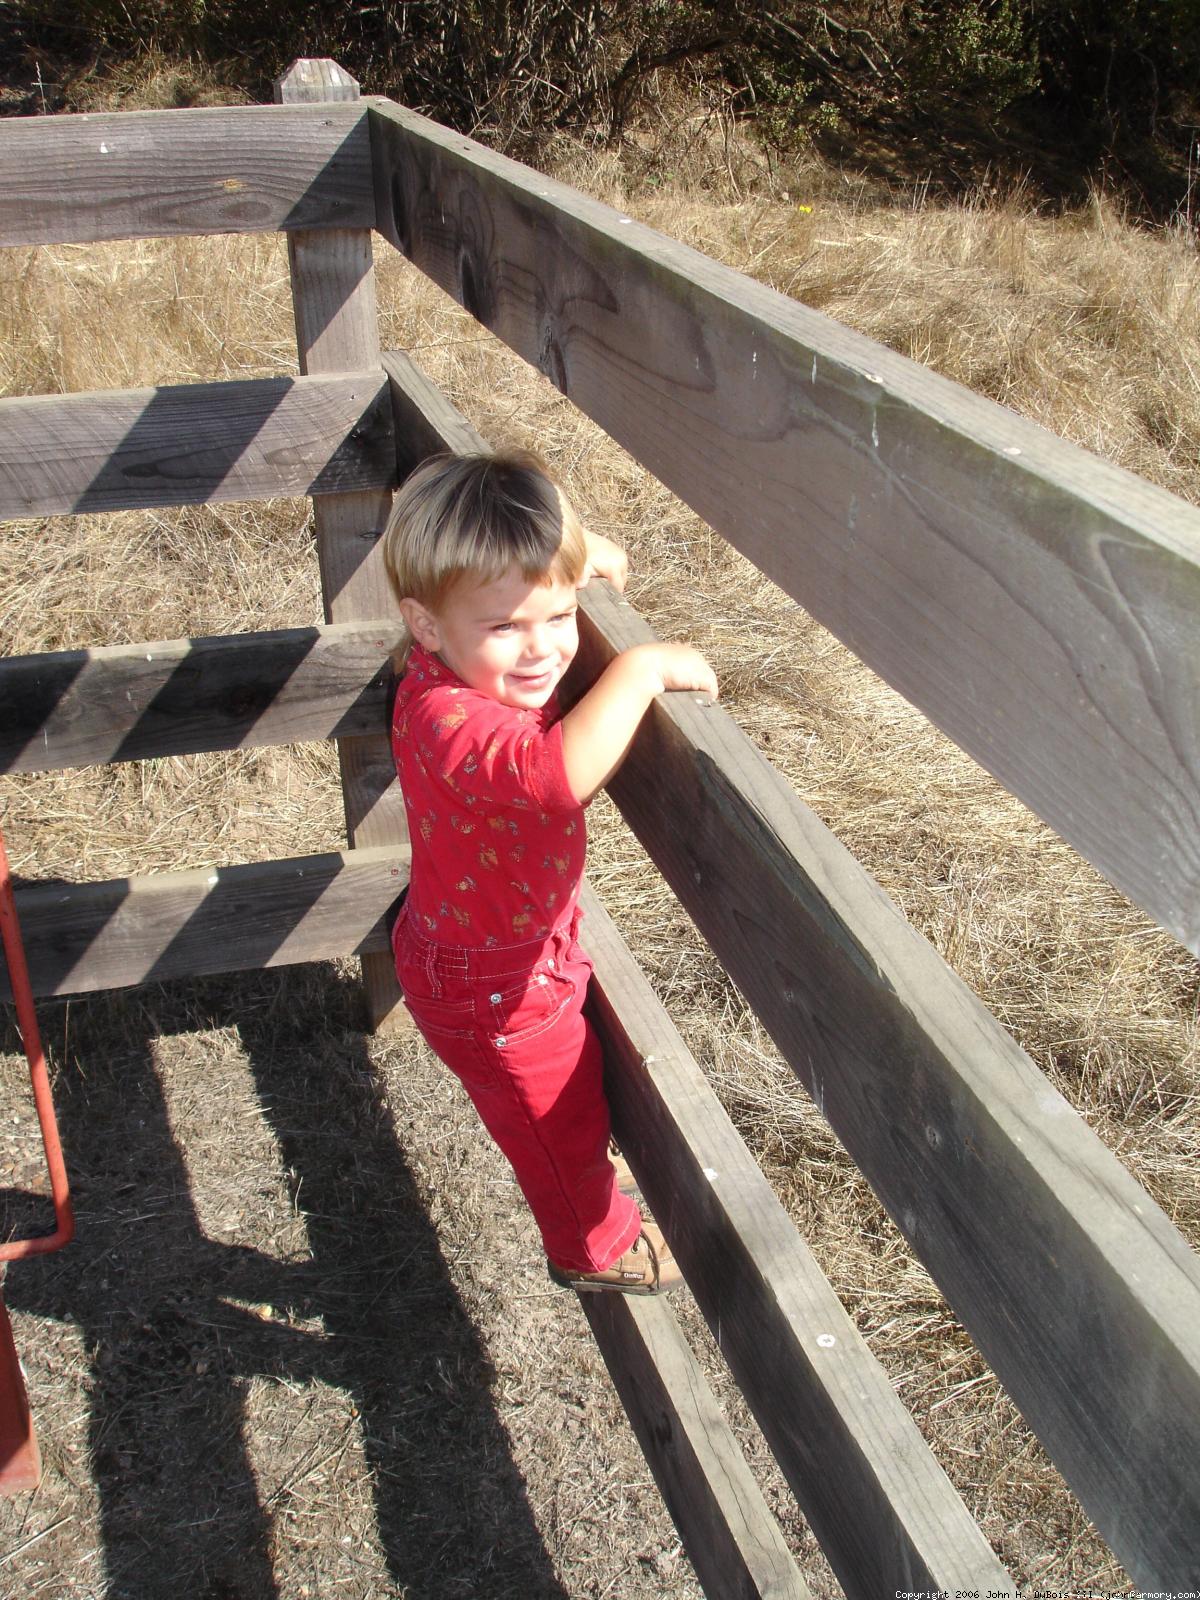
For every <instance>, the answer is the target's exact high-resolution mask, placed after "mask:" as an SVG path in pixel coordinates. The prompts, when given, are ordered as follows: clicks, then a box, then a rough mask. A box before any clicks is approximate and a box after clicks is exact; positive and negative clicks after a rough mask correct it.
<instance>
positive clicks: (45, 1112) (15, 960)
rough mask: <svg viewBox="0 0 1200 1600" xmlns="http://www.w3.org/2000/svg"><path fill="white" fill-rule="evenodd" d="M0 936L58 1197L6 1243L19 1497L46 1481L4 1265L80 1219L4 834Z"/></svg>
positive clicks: (11, 1413) (6, 1427)
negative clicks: (50, 1211) (33, 1226)
mask: <svg viewBox="0 0 1200 1600" xmlns="http://www.w3.org/2000/svg"><path fill="white" fill-rule="evenodd" d="M0 935H2V936H3V943H4V955H5V959H6V961H7V962H8V977H9V983H10V985H11V987H12V993H13V1003H14V1005H15V1007H16V1012H17V1026H18V1028H19V1029H20V1031H21V1040H22V1043H23V1044H24V1046H25V1059H26V1060H27V1061H28V1062H29V1078H30V1082H31V1084H32V1085H33V1099H34V1104H35V1105H36V1107H37V1116H38V1126H39V1127H40V1128H41V1132H42V1148H43V1150H44V1151H45V1152H46V1165H47V1167H48V1168H49V1171H50V1193H51V1195H52V1196H53V1199H54V1222H55V1227H54V1232H53V1233H50V1234H43V1235H42V1236H40V1237H39V1238H34V1239H13V1240H11V1241H10V1242H9V1243H8V1244H0V1494H19V1493H21V1491H22V1490H25V1489H33V1488H35V1487H36V1486H37V1483H38V1480H39V1478H40V1477H41V1459H40V1457H39V1455H38V1447H37V1439H36V1437H35V1436H34V1431H33V1418H32V1416H31V1415H30V1411H29V1397H28V1395H27V1393H26V1390H25V1378H24V1375H23V1374H22V1372H21V1363H20V1361H19V1359H18V1357H17V1348H16V1345H15V1343H14V1342H13V1336H12V1324H11V1323H10V1322H9V1319H8V1312H7V1311H6V1310H5V1307H4V1297H3V1293H2V1289H3V1273H4V1271H5V1265H4V1264H6V1263H7V1262H9V1261H20V1260H23V1259H24V1258H25V1257H27V1256H38V1255H45V1254H46V1253H47V1251H50V1250H60V1249H61V1248H62V1247H63V1245H64V1244H67V1243H69V1242H70V1240H71V1239H72V1238H73V1237H74V1234H75V1217H74V1213H73V1212H72V1209H71V1195H70V1190H69V1188H68V1186H67V1168H66V1163H65V1162H64V1161H63V1153H62V1144H61V1142H60V1141H59V1137H58V1124H57V1122H56V1121H55V1118H54V1103H53V1100H52V1099H51V1096H50V1075H49V1073H48V1072H47V1070H46V1056H45V1052H44V1051H43V1049H42V1036H41V1033H40V1032H39V1030H38V1023H37V1012H36V1010H35V1009H34V1004H33V989H32V988H31V986H30V982H29V967H28V964H27V963H26V960H25V945H24V943H23V941H22V939H21V928H20V924H19V923H18V921H17V908H16V904H15V902H14V900H13V892H12V874H11V873H10V871H9V866H8V852H7V851H6V850H5V848H4V834H3V832H2V831H0Z"/></svg>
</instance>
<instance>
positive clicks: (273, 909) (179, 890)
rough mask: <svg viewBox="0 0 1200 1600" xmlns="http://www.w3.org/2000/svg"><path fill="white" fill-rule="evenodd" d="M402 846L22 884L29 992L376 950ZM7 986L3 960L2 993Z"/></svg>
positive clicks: (111, 985) (78, 989)
mask: <svg viewBox="0 0 1200 1600" xmlns="http://www.w3.org/2000/svg"><path fill="white" fill-rule="evenodd" d="M407 883H408V850H407V847H405V848H403V849H401V850H397V849H395V848H394V847H393V848H389V847H384V848H382V849H373V850H371V849H368V850H344V851H331V852H329V853H327V854H324V855H316V856H303V857H295V858H293V859H291V860H286V861H261V862H251V863H249V864H246V865H237V866H230V867H201V868H198V869H195V870H191V871H188V872H160V873H153V874H148V875H147V876H145V877H141V878H118V879H114V880H112V881H111V882H108V883H67V882H60V881H58V880H55V879H49V880H44V881H39V882H33V883H26V884H21V885H19V886H18V888H17V890H16V894H15V899H16V904H17V914H18V916H19V917H20V919H21V930H22V934H23V937H24V940H25V952H26V956H27V959H28V962H29V976H30V982H31V983H32V985H33V992H34V994H35V995H52V994H83V993H87V992H89V991H91V990H95V989H122V988H126V987H128V986H129V985H131V984H135V983H150V982H159V981H162V980H164V979H167V978H181V977H188V978H190V977H199V976H202V975H204V974H206V973H213V972H242V971H247V970H251V969H257V968H259V967H278V966H290V965H293V964H294V963H296V962H298V961H324V960H327V959H329V958H330V957H332V956H349V955H362V954H371V953H375V954H382V953H384V952H386V951H387V949H388V940H387V926H386V917H387V913H388V911H389V910H390V908H391V907H392V906H393V904H394V903H395V901H396V899H397V898H398V896H399V895H400V893H401V891H402V890H403V889H404V887H405V885H406V884H407ZM8 998H10V991H9V988H8V974H7V972H6V971H5V972H0V1000H6V999H8Z"/></svg>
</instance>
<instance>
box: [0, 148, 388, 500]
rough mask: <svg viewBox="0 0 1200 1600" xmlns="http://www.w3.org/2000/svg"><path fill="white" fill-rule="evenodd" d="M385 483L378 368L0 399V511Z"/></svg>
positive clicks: (384, 418)
mask: <svg viewBox="0 0 1200 1600" xmlns="http://www.w3.org/2000/svg"><path fill="white" fill-rule="evenodd" d="M0 126H2V123H0ZM394 482H395V461H394V456H393V452H392V419H391V410H390V407H389V405H388V397H387V385H386V383H385V382H384V379H383V375H382V373H380V372H379V371H378V370H376V371H371V372H352V373H339V374H337V375H336V376H326V377H313V378H307V377H302V378H247V379H242V380H235V381H232V382H228V383H194V384H173V385H170V386H164V387H163V388H159V389H118V390H96V391H90V392H88V393H85V394H66V395H34V396H31V397H25V398H18V399H6V400H0V517H42V516H53V515H57V514H61V513H66V512H99V511H127V510H135V509H141V508H144V507H148V506H179V505H198V504H202V503H204V502H206V501H218V500H267V499H270V498H272V497H274V496H278V495H306V494H315V493H318V492H319V493H322V494H327V493H334V492H347V491H350V490H356V489H378V488H381V487H387V486H389V485H391V484H393V483H394Z"/></svg>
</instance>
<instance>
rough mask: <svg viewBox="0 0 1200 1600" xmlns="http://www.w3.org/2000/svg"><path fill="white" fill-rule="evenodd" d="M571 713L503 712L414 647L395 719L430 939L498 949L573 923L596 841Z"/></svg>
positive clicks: (422, 919) (415, 895) (419, 918)
mask: <svg viewBox="0 0 1200 1600" xmlns="http://www.w3.org/2000/svg"><path fill="white" fill-rule="evenodd" d="M560 714H561V713H560V711H559V708H558V704H557V701H556V700H554V699H553V698H552V699H551V700H550V701H548V702H547V704H546V705H544V706H543V707H542V708H541V709H540V710H537V711H527V710H521V709H518V708H516V707H513V706H506V705H501V703H500V702H499V701H498V700H493V699H492V698H491V697H490V696H489V695H486V694H482V693H481V692H480V691H479V690H477V689H471V688H468V687H467V685H466V684H465V683H463V681H462V679H461V678H459V677H458V676H457V674H455V673H454V672H452V671H451V670H450V668H449V667H447V666H446V665H445V664H444V663H443V662H441V661H440V660H439V659H438V658H437V657H436V656H434V655H431V654H430V653H429V652H428V651H426V650H423V649H422V648H421V647H420V645H417V644H414V645H413V648H412V654H411V655H410V657H409V660H408V670H407V671H406V672H405V674H404V677H403V678H402V679H401V680H400V686H399V688H398V689H397V691H396V701H395V708H394V710H393V713H392V754H393V757H394V758H395V762H396V773H397V775H398V777H399V779H400V787H401V789H402V790H403V792H404V802H405V806H406V808H407V811H408V827H409V833H410V835H411V837H412V878H411V881H410V884H409V890H408V915H409V916H410V917H413V918H415V919H416V921H415V926H416V927H417V928H418V929H419V930H420V932H421V933H423V934H424V935H425V937H426V938H427V939H434V940H437V941H438V942H439V943H442V944H460V945H474V946H490V945H500V944H520V943H523V942H524V941H525V940H527V939H538V938H543V937H544V936H545V935H547V934H549V933H550V932H552V931H553V930H554V929H555V928H558V927H560V926H561V925H562V924H563V923H565V922H567V921H569V920H570V917H571V914H572V912H573V910H574V907H575V902H576V900H577V899H578V897H579V886H580V882H581V880H582V878H583V864H584V853H585V849H586V844H587V836H586V830H585V827H584V819H583V807H582V806H581V805H580V804H579V802H578V801H577V800H576V799H575V796H574V795H573V794H572V793H571V788H570V785H569V784H568V782H567V774H566V768H565V766H564V764H563V742H562V726H561V724H560V722H559V716H560Z"/></svg>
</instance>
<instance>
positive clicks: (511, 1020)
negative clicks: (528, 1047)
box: [475, 962, 576, 1046]
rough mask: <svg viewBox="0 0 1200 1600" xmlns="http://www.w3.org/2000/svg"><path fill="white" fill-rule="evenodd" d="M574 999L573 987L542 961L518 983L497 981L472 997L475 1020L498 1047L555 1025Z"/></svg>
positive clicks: (519, 1040)
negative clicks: (474, 1002)
mask: <svg viewBox="0 0 1200 1600" xmlns="http://www.w3.org/2000/svg"><path fill="white" fill-rule="evenodd" d="M575 998H576V988H575V984H574V983H573V982H572V980H571V979H570V978H569V977H565V976H564V975H563V974H562V973H561V972H559V971H558V968H557V965H553V966H552V965H551V964H550V963H549V962H542V963H540V964H539V965H538V966H536V967H535V968H534V969H533V971H532V972H529V973H523V974H522V975H521V977H520V979H519V980H514V979H512V978H505V979H502V980H501V979H498V980H497V981H496V986H495V988H487V987H486V986H485V987H484V988H483V989H481V990H480V992H479V994H478V995H477V997H476V1013H475V1014H476V1021H477V1022H478V1023H479V1026H480V1027H481V1028H483V1030H484V1031H485V1032H486V1033H488V1034H490V1035H491V1036H492V1039H493V1041H494V1042H495V1043H496V1044H498V1045H501V1046H503V1045H507V1044H521V1043H523V1042H524V1041H525V1040H526V1039H532V1038H535V1037H536V1036H537V1034H539V1033H541V1032H543V1031H544V1030H545V1029H546V1028H550V1027H552V1026H553V1025H554V1023H556V1022H557V1021H558V1019H559V1017H561V1016H562V1014H563V1012H564V1011H565V1010H566V1009H567V1007H568V1006H569V1005H571V1004H572V1003H573V1002H574V1001H575Z"/></svg>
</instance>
